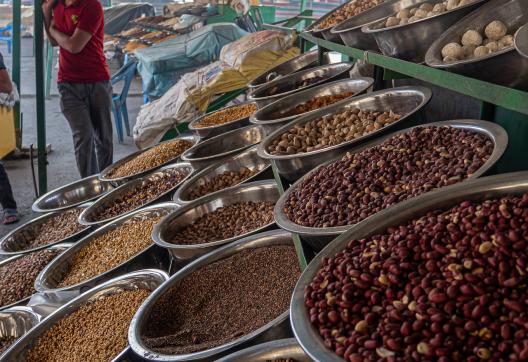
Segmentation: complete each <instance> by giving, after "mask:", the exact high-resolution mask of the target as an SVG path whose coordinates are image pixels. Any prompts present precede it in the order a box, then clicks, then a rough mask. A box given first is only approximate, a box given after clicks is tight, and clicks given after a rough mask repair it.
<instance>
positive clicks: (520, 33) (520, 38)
mask: <svg viewBox="0 0 528 362" xmlns="http://www.w3.org/2000/svg"><path fill="white" fill-rule="evenodd" d="M514 43H515V49H517V51H518V52H519V54H521V55H522V56H523V57H525V58H528V24H526V25H524V26H522V27H520V28H519V30H517V33H515V37H514Z"/></svg>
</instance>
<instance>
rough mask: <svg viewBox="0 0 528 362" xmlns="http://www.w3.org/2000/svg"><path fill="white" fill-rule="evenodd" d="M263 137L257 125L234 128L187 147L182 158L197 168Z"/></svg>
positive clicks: (255, 142)
mask: <svg viewBox="0 0 528 362" xmlns="http://www.w3.org/2000/svg"><path fill="white" fill-rule="evenodd" d="M263 138H264V134H263V132H262V129H261V128H260V127H258V126H249V127H244V128H239V129H235V130H233V131H229V132H227V133H224V134H221V135H218V136H215V137H213V138H210V139H208V140H206V141H204V142H200V143H199V144H197V145H195V146H193V147H191V148H189V149H188V150H187V151H185V152H184V153H183V155H182V160H183V161H186V162H190V164H191V165H192V166H193V167H194V169H195V170H199V169H202V168H204V167H205V166H209V165H210V164H212V163H215V162H218V161H220V160H222V159H224V158H227V157H230V156H233V155H234V154H236V153H239V152H241V151H243V150H245V149H246V148H249V147H251V146H253V145H256V144H257V143H259V142H260V141H262V139H263Z"/></svg>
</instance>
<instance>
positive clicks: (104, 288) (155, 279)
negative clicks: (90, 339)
mask: <svg viewBox="0 0 528 362" xmlns="http://www.w3.org/2000/svg"><path fill="white" fill-rule="evenodd" d="M168 278H169V276H168V275H167V274H166V273H165V272H163V271H161V270H156V269H145V270H141V271H138V272H134V273H130V274H126V275H122V276H120V277H117V278H115V279H112V280H109V281H107V282H106V283H104V284H101V285H99V286H98V287H95V288H93V289H91V290H89V291H87V292H86V293H83V294H81V295H79V296H78V297H76V298H75V299H73V300H72V301H70V302H68V303H66V304H65V305H63V306H62V307H60V308H59V309H57V310H56V311H55V312H54V313H52V314H50V315H49V316H48V317H47V318H46V319H44V320H43V321H42V322H40V324H38V325H37V326H36V327H35V328H33V329H32V330H31V331H29V333H27V334H26V335H25V336H24V337H22V338H21V339H19V340H18V341H17V342H16V343H15V344H14V345H13V346H11V348H10V349H8V350H7V351H6V352H5V355H4V356H3V357H2V358H3V360H4V361H17V362H18V361H24V360H25V358H26V355H27V353H28V351H29V350H30V349H31V348H33V347H35V346H36V345H37V341H38V339H39V338H40V337H41V336H43V335H44V334H45V333H46V332H47V331H48V330H49V329H50V328H51V327H53V326H54V325H55V324H56V323H58V322H59V321H60V320H61V319H63V318H64V317H66V316H68V315H70V314H72V313H73V312H75V311H77V310H78V309H79V308H80V307H82V306H83V305H85V304H86V303H89V302H93V301H95V300H98V299H100V298H101V297H103V296H106V295H112V294H117V293H120V292H122V291H124V290H137V289H145V290H148V291H153V290H155V289H156V288H157V287H159V286H160V285H161V284H162V283H164V282H165V281H166V280H167V279H168ZM80 327H81V328H82V327H84V326H80ZM114 361H115V359H114Z"/></svg>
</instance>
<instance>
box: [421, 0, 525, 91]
mask: <svg viewBox="0 0 528 362" xmlns="http://www.w3.org/2000/svg"><path fill="white" fill-rule="evenodd" d="M494 20H500V21H502V22H503V23H504V24H506V26H507V27H508V33H509V34H512V35H513V34H514V33H515V32H516V31H517V29H519V27H521V26H522V25H524V24H526V22H528V2H527V1H525V0H493V1H490V2H489V3H487V4H485V5H483V6H482V7H481V8H479V9H478V10H476V11H475V12H473V13H472V14H470V15H468V16H467V17H465V18H464V19H462V20H461V21H459V22H458V23H456V24H455V25H453V26H452V27H451V28H449V29H448V30H447V31H446V32H445V33H443V34H442V35H441V36H439V37H438V39H437V40H436V41H435V42H434V43H433V44H432V45H431V47H430V49H429V50H428V52H427V55H426V57H425V61H426V63H427V65H429V66H430V67H433V68H438V69H445V70H449V71H452V72H455V73H459V74H463V75H466V76H468V77H472V78H476V79H480V80H483V81H487V82H491V83H496V84H500V85H504V86H508V87H515V88H521V89H527V88H528V59H527V58H525V57H523V56H521V55H520V54H519V53H518V52H517V51H515V48H514V47H513V46H511V47H508V48H505V49H503V50H499V51H497V52H495V53H491V54H489V55H487V56H484V57H481V58H473V59H468V60H460V61H456V62H451V63H444V62H443V60H442V58H441V54H442V48H443V47H444V46H445V45H446V44H448V43H451V42H454V41H459V40H460V36H461V35H462V34H463V33H464V32H465V31H466V30H467V29H468V28H471V29H474V30H478V31H479V32H481V33H483V32H484V28H485V27H486V25H488V24H489V23H490V22H492V21H494Z"/></svg>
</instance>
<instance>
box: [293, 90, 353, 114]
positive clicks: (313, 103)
mask: <svg viewBox="0 0 528 362" xmlns="http://www.w3.org/2000/svg"><path fill="white" fill-rule="evenodd" d="M353 95H354V92H344V93H341V94H332V95H329V96H320V97H315V98H313V99H310V100H309V101H307V102H306V103H303V104H299V105H298V106H296V107H295V108H294V109H293V110H291V111H290V112H288V113H286V114H284V115H283V117H290V116H296V115H298V114H303V113H307V112H311V111H314V110H316V109H319V108H323V107H326V106H329V105H331V104H334V103H336V102H339V101H340V100H343V99H345V98H348V97H352V96H353Z"/></svg>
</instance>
